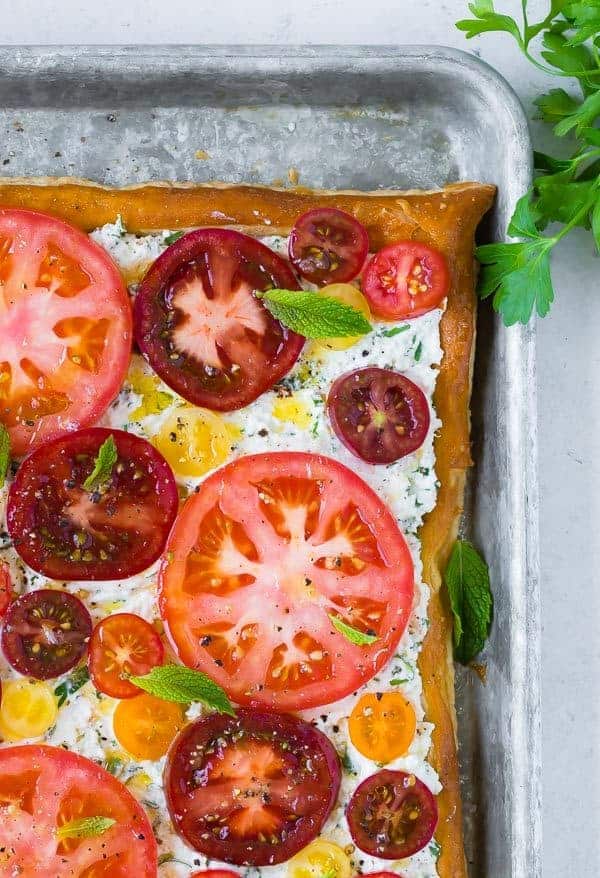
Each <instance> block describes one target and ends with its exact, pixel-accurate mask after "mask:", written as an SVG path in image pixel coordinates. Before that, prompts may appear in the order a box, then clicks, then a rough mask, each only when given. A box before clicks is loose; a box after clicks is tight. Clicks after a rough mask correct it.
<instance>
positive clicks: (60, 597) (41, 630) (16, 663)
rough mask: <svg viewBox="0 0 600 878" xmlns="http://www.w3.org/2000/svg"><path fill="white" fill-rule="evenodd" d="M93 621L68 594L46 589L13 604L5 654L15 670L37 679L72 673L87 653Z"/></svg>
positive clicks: (4, 641) (4, 629)
mask: <svg viewBox="0 0 600 878" xmlns="http://www.w3.org/2000/svg"><path fill="white" fill-rule="evenodd" d="M91 633H92V620H91V617H90V614H89V613H88V611H87V609H86V608H85V606H84V605H83V604H82V602H81V601H80V600H79V598H76V597H75V595H72V594H69V593H68V592H66V591H56V590H55V589H50V588H42V589H39V591H30V592H29V593H28V594H24V595H21V597H19V598H17V599H16V600H15V601H13V602H12V604H11V605H10V607H9V608H8V611H7V613H6V617H5V619H4V625H3V626H2V651H3V652H4V655H5V656H6V659H7V661H8V662H9V663H10V664H11V665H12V667H13V668H15V670H17V671H19V673H21V674H23V675H25V676H27V677H35V679H36V680H49V679H51V678H53V677H60V675H61V674H66V672H67V671H70V670H71V668H72V667H74V666H75V665H76V664H77V662H78V661H79V660H80V659H81V657H82V656H83V655H84V653H85V652H86V650H87V647H88V643H89V640H90V635H91Z"/></svg>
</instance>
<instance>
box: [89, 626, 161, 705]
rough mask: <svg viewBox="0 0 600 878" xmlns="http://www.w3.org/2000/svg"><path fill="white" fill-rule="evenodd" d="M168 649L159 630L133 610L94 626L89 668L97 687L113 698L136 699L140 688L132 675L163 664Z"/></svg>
mask: <svg viewBox="0 0 600 878" xmlns="http://www.w3.org/2000/svg"><path fill="white" fill-rule="evenodd" d="M164 655H165V650H164V647H163V645H162V641H161V639H160V637H159V636H158V633H157V632H156V631H155V629H154V628H153V627H152V625H150V624H149V623H148V622H146V621H145V620H144V619H142V618H140V616H135V615H134V614H133V613H117V614H116V615H114V616H109V617H108V618H107V619H103V620H102V621H101V622H99V623H98V625H96V627H95V628H94V633H93V634H92V639H91V641H90V652H89V669H90V676H91V678H92V681H93V683H94V686H95V687H96V689H99V690H100V691H101V692H104V693H105V694H106V695H110V696H111V697H112V698H133V697H134V696H135V695H139V694H140V690H139V688H138V687H137V686H134V685H133V683H130V682H129V680H128V677H130V676H132V675H134V676H136V677H143V676H144V674H148V673H150V671H151V670H152V668H155V667H156V666H157V665H162V663H163V659H164Z"/></svg>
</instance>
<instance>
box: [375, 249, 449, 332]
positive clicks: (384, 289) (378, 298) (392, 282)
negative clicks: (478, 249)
mask: <svg viewBox="0 0 600 878" xmlns="http://www.w3.org/2000/svg"><path fill="white" fill-rule="evenodd" d="M362 289H363V293H364V294H365V296H366V297H367V299H368V300H369V304H370V305H371V310H372V311H373V313H374V314H376V315H377V316H378V317H382V318H383V319H384V320H403V319H406V318H408V317H419V316H420V315H421V314H425V313H426V312H427V311H431V310H432V309H433V308H437V306H438V305H440V304H441V303H442V301H443V300H444V299H445V298H446V296H447V295H448V290H449V289H450V273H449V271H448V264H447V262H446V259H445V257H444V256H443V254H442V253H440V252H439V251H438V250H433V249H432V248H431V247H428V246H427V245H426V244H420V243H419V242H418V241H400V242H399V243H398V244H390V245H389V246H388V247H384V248H383V250H380V251H379V253H376V254H375V256H374V257H373V258H372V259H371V261H370V262H369V264H368V265H367V267H366V268H365V271H364V274H363V280H362Z"/></svg>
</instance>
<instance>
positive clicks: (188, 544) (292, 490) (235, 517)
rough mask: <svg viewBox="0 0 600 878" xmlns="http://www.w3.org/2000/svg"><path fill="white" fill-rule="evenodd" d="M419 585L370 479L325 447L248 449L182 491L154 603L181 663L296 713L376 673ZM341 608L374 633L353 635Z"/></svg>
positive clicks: (242, 695)
mask: <svg viewBox="0 0 600 878" xmlns="http://www.w3.org/2000/svg"><path fill="white" fill-rule="evenodd" d="M413 587H414V584H413V565H412V560H411V557H410V552H409V550H408V547H407V545H406V542H405V540H404V537H403V536H402V534H401V532H400V530H399V529H398V526H397V524H396V521H395V519H394V517H393V516H392V514H391V512H390V511H389V509H387V507H386V506H385V505H384V503H383V502H382V501H381V500H380V499H379V497H377V495H376V494H375V493H374V492H373V491H372V490H371V489H370V488H369V486H368V485H366V484H365V483H364V482H363V481H362V480H361V479H360V478H358V476H356V475H355V474H354V473H353V472H351V471H350V470H349V469H347V468H346V467H345V466H342V465H341V464H339V463H336V461H334V460H331V459H330V458H328V457H322V456H320V455H316V454H303V453H297V452H280V453H270V454H255V455H251V456H249V457H242V458H239V459H238V460H236V461H234V462H233V463H230V464H228V465H227V466H226V467H223V468H222V469H220V470H218V471H217V472H216V473H214V474H213V475H211V476H209V478H208V479H206V481H205V482H203V484H202V488H201V490H200V491H199V493H198V494H193V495H192V496H191V497H190V498H189V499H188V500H187V502H186V504H185V506H184V507H183V509H182V511H181V512H180V514H179V517H178V518H177V521H176V522H175V525H174V527H173V530H172V531H171V534H170V537H169V541H168V544H167V552H166V555H165V558H164V560H163V562H162V565H161V569H160V573H159V589H160V601H159V606H160V613H161V616H162V618H163V620H164V621H165V627H166V629H167V631H168V634H169V636H170V638H171V642H172V643H173V645H174V648H175V649H176V651H177V653H178V655H179V657H180V659H181V660H182V662H183V663H184V664H186V665H188V666H189V667H192V668H197V669H198V670H202V671H204V672H205V673H206V674H208V675H209V676H210V677H211V678H212V679H214V680H215V681H216V682H217V683H219V684H220V685H221V686H222V687H223V688H224V689H225V690H226V691H227V692H228V694H229V695H230V696H231V698H232V699H233V700H234V701H237V702H238V703H240V704H249V703H260V704H263V705H266V706H268V707H270V708H273V709H279V710H287V711H294V710H301V709H304V708H307V707H315V706H317V705H319V704H329V703H331V702H333V701H336V700H337V699H338V698H343V697H344V696H345V695H349V694H350V693H351V692H353V691H354V690H355V689H357V688H358V687H359V686H360V685H362V684H363V683H364V682H366V681H367V680H369V679H370V678H371V677H372V676H373V675H374V674H376V673H377V671H378V670H379V669H380V668H381V667H382V666H383V665H384V664H385V663H386V662H387V661H388V659H389V658H390V656H391V655H392V653H393V652H394V650H395V648H396V645H397V643H398V641H399V639H400V637H401V635H402V632H403V631H404V628H405V627H406V623H407V621H408V618H409V616H410V612H411V608H412V601H413ZM265 607H268V608H269V611H268V613H267V612H265ZM332 616H333V617H334V618H336V619H340V620H341V621H343V622H345V623H347V624H348V625H350V626H352V627H353V628H356V629H358V630H359V631H362V632H363V633H365V634H371V635H374V636H375V637H376V640H375V641H374V642H372V643H370V644H366V645H361V646H358V645H356V644H353V643H351V642H350V641H349V640H348V639H347V638H346V637H344V635H343V634H341V633H340V632H339V631H338V630H337V629H336V628H335V626H334V624H333V623H332V619H331V617H332Z"/></svg>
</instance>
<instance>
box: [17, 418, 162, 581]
mask: <svg viewBox="0 0 600 878" xmlns="http://www.w3.org/2000/svg"><path fill="white" fill-rule="evenodd" d="M109 436H112V437H113V439H114V441H115V445H116V448H117V453H118V459H117V463H116V465H115V466H114V467H113V470H112V473H111V476H110V480H109V483H108V486H107V488H106V489H103V490H102V491H99V492H90V491H86V490H85V489H84V488H83V483H84V482H85V479H86V478H87V476H88V475H89V474H90V473H91V472H92V470H93V467H94V460H95V458H96V456H97V454H98V450H99V448H100V446H101V445H102V444H103V443H104V442H105V441H106V439H107V438H108V437H109ZM178 505H179V499H178V494H177V485H176V483H175V477H174V476H173V473H172V471H171V468H170V467H169V465H168V464H167V462H166V461H165V459H164V458H163V457H162V455H161V454H159V452H158V451H157V450H156V449H155V448H153V446H152V445H150V443H149V442H146V440H145V439H140V438H139V437H137V436H134V435H133V434H132V433H126V432H125V431H123V430H108V429H105V428H101V427H92V428H90V429H88V430H80V431H78V432H76V433H70V434H68V435H65V436H62V437H60V438H59V439H55V440H54V441H53V442H49V443H47V444H46V445H45V446H44V447H43V448H40V449H38V450H37V451H34V452H33V453H32V454H30V455H29V457H27V458H26V459H25V460H24V461H23V463H22V464H21V466H20V467H19V470H18V472H17V475H16V478H15V480H14V481H13V483H12V485H11V487H10V491H9V497H8V506H7V527H8V531H9V533H10V535H11V536H12V538H13V542H14V546H15V549H16V550H17V552H18V553H19V555H20V556H21V558H22V559H23V560H24V561H25V562H26V563H27V564H29V566H30V567H32V568H33V569H34V570H36V571H37V572H38V573H43V574H44V575H45V576H49V577H51V578H52V579H57V580H79V579H83V580H107V579H119V578H121V577H126V576H133V575H134V574H135V573H140V572H141V571H142V570H145V569H146V568H147V567H149V566H150V565H151V564H152V563H153V562H154V561H156V559H157V558H158V557H159V555H160V553H161V551H162V549H163V547H164V542H165V540H166V538H167V534H168V532H169V530H170V527H171V524H172V522H173V521H174V519H175V515H176V513H177V508H178Z"/></svg>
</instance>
